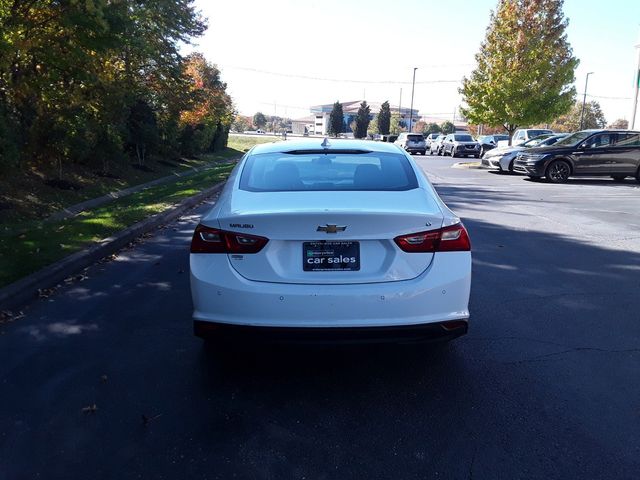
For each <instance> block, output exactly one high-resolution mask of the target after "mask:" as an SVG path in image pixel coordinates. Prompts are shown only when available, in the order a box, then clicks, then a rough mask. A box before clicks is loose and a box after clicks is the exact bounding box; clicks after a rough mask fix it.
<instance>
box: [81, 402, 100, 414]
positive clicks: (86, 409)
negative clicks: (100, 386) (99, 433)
mask: <svg viewBox="0 0 640 480" xmlns="http://www.w3.org/2000/svg"><path fill="white" fill-rule="evenodd" d="M97 411H98V406H97V405H96V404H95V403H94V404H93V405H87V406H86V407H83V408H82V413H96V412H97Z"/></svg>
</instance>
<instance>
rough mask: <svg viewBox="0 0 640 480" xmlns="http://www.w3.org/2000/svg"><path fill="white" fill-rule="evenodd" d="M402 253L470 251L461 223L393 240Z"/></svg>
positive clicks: (465, 232) (467, 238)
mask: <svg viewBox="0 0 640 480" xmlns="http://www.w3.org/2000/svg"><path fill="white" fill-rule="evenodd" d="M394 241H395V242H396V244H397V245H398V246H399V247H400V249H401V250H402V251H404V252H409V253H429V252H468V251H470V250H471V241H470V240H469V234H468V233H467V230H466V229H465V228H464V225H462V223H456V224H455V225H451V226H449V227H443V228H441V229H439V230H430V231H428V232H418V233H410V234H409V235H402V236H400V237H396V238H394Z"/></svg>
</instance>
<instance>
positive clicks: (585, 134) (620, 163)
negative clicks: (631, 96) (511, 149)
mask: <svg viewBox="0 0 640 480" xmlns="http://www.w3.org/2000/svg"><path fill="white" fill-rule="evenodd" d="M513 170H514V171H515V172H520V173H524V174H525V175H528V176H529V177H531V178H536V179H537V178H541V177H545V178H546V179H547V180H548V181H550V182H553V183H562V182H566V181H567V179H568V178H569V177H572V176H578V175H588V176H592V175H607V176H610V177H612V178H613V179H614V180H617V181H622V180H624V179H625V178H626V177H635V178H636V180H638V181H639V182H640V132H633V131H628V130H583V131H581V132H576V133H573V134H571V135H569V136H568V137H565V138H563V139H562V140H560V141H558V142H556V144H555V145H552V146H549V147H541V148H531V149H528V150H527V151H526V152H522V153H520V154H519V155H518V156H517V157H516V159H515V162H514V165H513Z"/></svg>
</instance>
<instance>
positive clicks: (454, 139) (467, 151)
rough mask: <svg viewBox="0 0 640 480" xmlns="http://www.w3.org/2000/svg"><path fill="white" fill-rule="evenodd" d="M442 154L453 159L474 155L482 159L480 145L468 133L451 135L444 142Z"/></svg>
mask: <svg viewBox="0 0 640 480" xmlns="http://www.w3.org/2000/svg"><path fill="white" fill-rule="evenodd" d="M442 154H443V155H447V154H449V155H451V156H452V157H458V156H462V157H466V156H467V155H473V156H474V157H476V158H480V144H479V143H478V142H476V141H475V140H474V139H473V137H472V136H471V135H469V134H468V133H450V134H449V135H447V136H446V137H445V139H444V142H442Z"/></svg>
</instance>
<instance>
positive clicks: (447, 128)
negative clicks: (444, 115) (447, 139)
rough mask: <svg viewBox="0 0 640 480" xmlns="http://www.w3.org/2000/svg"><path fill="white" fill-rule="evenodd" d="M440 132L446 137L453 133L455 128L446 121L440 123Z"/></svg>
mask: <svg viewBox="0 0 640 480" xmlns="http://www.w3.org/2000/svg"><path fill="white" fill-rule="evenodd" d="M440 131H441V132H442V133H444V134H445V135H447V134H449V133H454V132H455V131H456V127H455V125H454V124H453V123H451V122H450V121H449V120H447V121H446V122H442V123H441V124H440Z"/></svg>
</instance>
